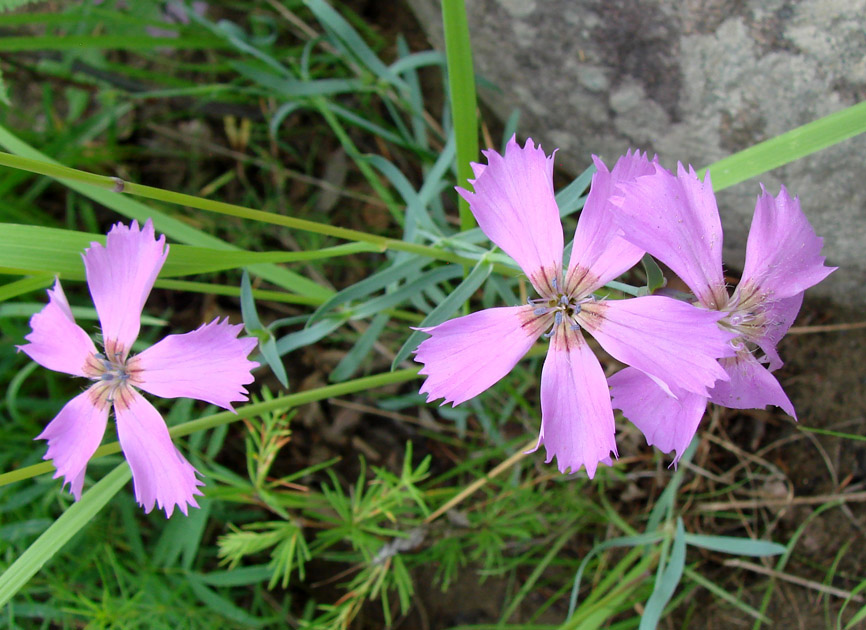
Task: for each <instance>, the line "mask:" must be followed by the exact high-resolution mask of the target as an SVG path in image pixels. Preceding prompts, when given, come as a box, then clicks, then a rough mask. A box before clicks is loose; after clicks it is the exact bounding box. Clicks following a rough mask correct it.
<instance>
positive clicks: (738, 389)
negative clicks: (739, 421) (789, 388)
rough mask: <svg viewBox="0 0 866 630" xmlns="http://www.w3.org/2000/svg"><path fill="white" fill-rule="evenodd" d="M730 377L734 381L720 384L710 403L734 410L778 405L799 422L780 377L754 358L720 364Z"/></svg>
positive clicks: (734, 359)
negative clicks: (777, 378) (779, 379)
mask: <svg viewBox="0 0 866 630" xmlns="http://www.w3.org/2000/svg"><path fill="white" fill-rule="evenodd" d="M720 363H721V364H722V367H723V368H725V370H726V371H727V373H728V374H729V376H730V381H727V382H726V381H719V382H718V383H716V386H715V387H713V388H712V389H711V390H710V401H712V402H714V403H716V404H717V405H722V406H723V407H728V408H730V409H764V408H766V406H767V405H776V406H777V407H781V408H782V409H784V410H785V413H787V414H788V415H789V416H791V417H793V418H794V420H796V419H797V414H796V413H795V412H794V405H793V404H791V400H790V399H789V398H788V396H787V394H785V391H784V390H783V389H782V386H781V385H779V381H777V380H776V377H775V376H773V375H772V374H770V372H769V371H768V370H767V368H765V367H764V366H763V365H761V364H760V363H758V361H757V359H755V357H753V356H752V355H751V354H742V355H739V356H737V357H732V358H727V359H722V360H721V361H720Z"/></svg>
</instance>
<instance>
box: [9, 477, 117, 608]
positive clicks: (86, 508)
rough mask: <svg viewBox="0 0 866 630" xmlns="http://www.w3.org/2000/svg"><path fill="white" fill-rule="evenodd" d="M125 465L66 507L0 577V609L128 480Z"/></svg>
mask: <svg viewBox="0 0 866 630" xmlns="http://www.w3.org/2000/svg"><path fill="white" fill-rule="evenodd" d="M130 477H131V473H130V471H129V466H127V464H126V462H123V463H122V464H120V465H119V466H117V468H115V469H114V470H112V471H111V472H110V473H108V474H107V475H106V476H105V477H103V478H102V479H100V480H99V481H98V482H97V483H96V484H95V485H94V486H93V487H92V488H90V490H88V491H87V492H85V493H84V494H83V495H82V496H81V500H80V501H77V502H75V503H73V504H72V505H70V506H69V507H68V508H67V509H66V511H65V512H64V513H63V514H61V515H60V517H59V518H58V519H57V520H56V521H54V524H53V525H51V527H49V528H48V529H46V530H45V532H43V534H42V535H41V536H40V537H39V538H37V539H36V541H35V542H34V543H33V544H32V545H30V546H29V547H28V548H27V550H26V551H25V552H24V553H23V554H21V556H20V557H19V558H18V559H17V560H15V562H13V563H12V566H10V567H9V568H8V569H6V571H4V572H3V575H0V607H3V606H5V605H6V604H7V603H8V602H9V600H11V599H12V598H13V597H14V596H15V594H16V593H17V592H18V591H19V589H21V587H22V586H24V585H25V584H26V583H27V581H28V580H29V579H30V578H31V577H33V575H34V574H35V573H36V572H37V571H39V570H40V569H41V568H42V566H43V565H44V564H45V563H46V562H48V561H49V560H51V558H53V557H54V554H56V553H57V552H58V551H60V549H62V548H63V546H64V545H65V544H66V543H67V542H69V539H70V538H72V537H73V536H74V535H75V534H77V533H78V532H79V531H80V530H81V529H82V528H83V527H85V526H87V525H88V524H89V523H90V522H91V521H92V520H93V518H94V517H95V516H96V515H97V514H98V513H99V511H100V510H101V509H102V508H103V507H105V504H106V503H108V501H109V500H110V499H111V498H112V497H113V496H114V495H115V494H117V492H118V491H119V490H120V489H121V488H122V487H123V486H124V485H126V483H127V482H128V481H129V479H130Z"/></svg>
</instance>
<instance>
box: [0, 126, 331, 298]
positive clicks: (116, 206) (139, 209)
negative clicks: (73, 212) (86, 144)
mask: <svg viewBox="0 0 866 630" xmlns="http://www.w3.org/2000/svg"><path fill="white" fill-rule="evenodd" d="M0 145H2V146H3V147H4V148H6V149H7V150H8V151H10V152H11V153H14V154H15V155H20V156H21V157H24V158H28V159H31V160H38V161H40V162H44V163H47V164H49V165H52V166H60V164H59V163H58V162H56V161H54V160H52V159H50V158H49V157H48V156H46V155H44V154H42V153H41V152H39V151H37V150H36V149H34V148H33V147H31V146H30V145H28V144H27V143H25V142H23V141H22V140H21V139H19V138H18V137H16V136H15V135H14V134H12V133H11V132H10V131H9V130H8V129H6V128H5V127H4V126H2V125H0ZM59 181H61V182H62V183H63V184H64V185H66V186H68V187H69V188H71V189H73V190H75V191H77V192H79V193H80V194H82V195H84V196H85V197H89V198H90V199H93V200H94V201H96V202H97V203H100V204H102V205H104V206H105V207H107V208H110V209H112V210H114V211H115V212H118V213H120V214H122V215H123V216H125V217H129V218H131V219H137V220H138V222H139V223H144V222H145V221H146V220H147V219H148V218H151V219H153V223H154V226H155V227H156V230H157V231H158V232H160V233H162V234H165V235H166V236H168V237H169V238H172V239H174V240H176V241H180V242H181V243H186V244H188V245H198V246H201V247H212V248H214V249H221V250H238V249H239V248H238V247H235V246H234V245H231V244H229V243H226V242H225V241H222V240H220V239H218V238H216V237H214V236H210V235H208V234H205V233H204V232H202V231H200V230H197V229H195V228H193V227H191V226H189V225H188V224H186V223H185V222H183V221H181V220H179V219H176V218H174V217H172V216H169V215H168V214H166V213H164V212H162V211H160V210H157V209H155V208H152V207H150V206H146V205H144V204H143V203H141V202H139V201H136V200H135V199H131V198H130V197H127V196H125V195H121V194H118V193H116V192H114V191H112V190H106V189H105V188H98V187H96V186H93V185H90V184H86V183H82V182H80V181H73V180H66V179H59ZM162 192H165V193H167V191H162ZM165 196H168V197H177V196H178V195H175V194H172V193H167V194H166V195H165ZM250 271H251V272H252V273H254V274H256V275H259V276H261V277H262V278H265V279H266V280H269V281H270V282H273V283H274V284H276V285H278V286H280V287H282V288H284V289H286V290H289V291H292V292H294V293H300V294H301V295H306V296H308V297H321V298H325V299H326V298H329V297H330V296H331V291H330V290H329V289H326V288H325V287H322V286H320V285H318V284H316V283H315V282H313V281H311V280H308V279H307V278H306V277H304V276H302V275H300V274H297V273H294V272H293V271H289V270H288V269H284V268H282V267H278V266H276V265H273V264H268V263H265V264H257V265H251V266H250Z"/></svg>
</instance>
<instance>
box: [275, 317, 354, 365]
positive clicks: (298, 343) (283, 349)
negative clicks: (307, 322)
mask: <svg viewBox="0 0 866 630" xmlns="http://www.w3.org/2000/svg"><path fill="white" fill-rule="evenodd" d="M344 321H345V320H343V319H338V318H330V319H323V320H321V321H319V322H316V323H315V324H313V325H312V326H310V327H308V328H304V329H303V330H299V331H297V332H293V333H289V334H288V335H286V336H285V337H283V338H281V339H280V340H279V341H277V353H278V354H279V355H280V356H283V355H285V354H288V353H289V352H291V351H292V350H297V349H298V348H303V347H304V346H308V345H310V344H311V343H316V342H317V341H318V340H319V339H322V338H323V337H325V336H327V335H330V334H331V333H332V332H334V331H335V330H337V328H339V327H340V326H342V325H343V322H344Z"/></svg>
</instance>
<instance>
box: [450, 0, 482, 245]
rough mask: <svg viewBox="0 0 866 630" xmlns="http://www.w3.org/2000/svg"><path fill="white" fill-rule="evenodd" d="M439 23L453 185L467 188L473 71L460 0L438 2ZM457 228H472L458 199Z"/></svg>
mask: <svg viewBox="0 0 866 630" xmlns="http://www.w3.org/2000/svg"><path fill="white" fill-rule="evenodd" d="M442 22H443V24H444V26H445V57H446V61H447V64H448V92H449V96H450V100H451V115H452V117H453V119H454V134H455V136H456V137H457V183H458V184H459V185H460V186H468V185H469V184H468V183H467V180H469V179H472V178H473V177H474V176H473V173H472V167H471V166H470V162H474V161H475V160H477V159H478V120H477V114H476V111H477V109H478V103H477V97H476V94H475V71H474V70H473V68H472V45H471V44H470V42H469V23H468V21H467V19H466V5H465V4H464V2H463V0H442ZM458 204H459V210H460V229H461V230H469V229H472V228H474V227H475V217H473V216H472V212H471V211H470V210H469V203H468V202H467V201H466V200H465V199H463V197H460V198H459V199H458Z"/></svg>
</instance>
